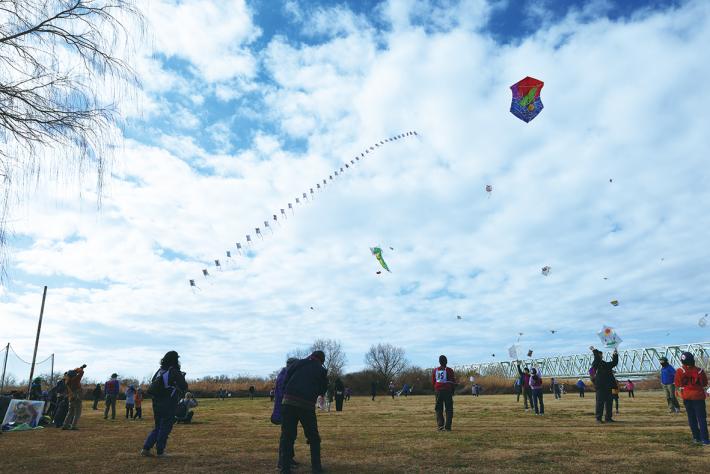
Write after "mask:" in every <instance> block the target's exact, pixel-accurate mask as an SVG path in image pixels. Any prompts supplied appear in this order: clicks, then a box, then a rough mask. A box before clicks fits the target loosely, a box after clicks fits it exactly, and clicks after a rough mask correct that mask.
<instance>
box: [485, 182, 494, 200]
mask: <svg viewBox="0 0 710 474" xmlns="http://www.w3.org/2000/svg"><path fill="white" fill-rule="evenodd" d="M486 192H487V193H488V197H489V198H490V197H491V193H492V192H493V186H491V185H490V184H486Z"/></svg>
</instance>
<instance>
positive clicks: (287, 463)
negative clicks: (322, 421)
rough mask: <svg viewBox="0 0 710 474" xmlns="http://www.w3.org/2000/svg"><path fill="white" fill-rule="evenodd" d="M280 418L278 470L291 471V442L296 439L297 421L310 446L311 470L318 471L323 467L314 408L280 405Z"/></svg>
mask: <svg viewBox="0 0 710 474" xmlns="http://www.w3.org/2000/svg"><path fill="white" fill-rule="evenodd" d="M281 418H282V421H281V439H280V440H279V469H280V472H282V473H290V472H291V459H293V443H294V442H295V441H296V434H297V429H298V423H299V422H300V423H301V425H302V426H303V431H304V433H305V434H306V439H307V440H308V444H309V446H310V448H311V469H312V471H313V472H320V471H321V470H322V469H323V467H322V466H321V461H320V435H319V434H318V420H317V418H316V411H315V409H313V408H310V409H309V408H301V407H297V406H293V405H282V407H281Z"/></svg>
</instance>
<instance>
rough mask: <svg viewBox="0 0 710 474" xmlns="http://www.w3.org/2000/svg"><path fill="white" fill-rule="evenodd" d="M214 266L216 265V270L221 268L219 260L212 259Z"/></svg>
mask: <svg viewBox="0 0 710 474" xmlns="http://www.w3.org/2000/svg"><path fill="white" fill-rule="evenodd" d="M214 266H215V267H217V270H222V264H221V263H219V260H215V261H214Z"/></svg>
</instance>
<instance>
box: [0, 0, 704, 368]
mask: <svg viewBox="0 0 710 474" xmlns="http://www.w3.org/2000/svg"><path fill="white" fill-rule="evenodd" d="M147 5H148V6H147V7H146V15H147V18H148V20H149V22H150V23H149V25H150V26H149V34H148V38H147V39H146V41H143V42H141V43H140V44H138V45H137V51H136V53H135V55H134V56H133V58H132V61H133V62H134V64H135V68H136V70H137V72H138V74H139V75H140V78H141V80H142V84H143V88H142V90H141V91H139V92H137V93H136V94H134V95H132V96H127V97H125V98H123V100H122V101H121V102H120V103H119V107H120V108H121V113H122V116H123V118H124V120H125V124H124V128H123V132H122V133H123V136H124V139H123V144H122V147H121V148H120V150H119V151H118V152H117V153H116V156H115V157H114V159H113V162H112V166H111V168H110V179H109V180H108V182H107V185H106V188H105V191H104V196H103V199H102V203H103V204H102V207H101V208H100V209H97V208H96V205H95V204H96V196H95V189H94V186H93V184H94V180H93V179H92V177H91V176H85V177H84V179H83V180H79V179H75V180H74V179H70V180H69V182H68V183H64V182H63V183H62V184H52V183H51V182H50V178H51V176H45V177H42V178H41V180H40V185H39V187H38V189H37V192H33V193H31V195H29V196H28V197H27V198H26V199H25V200H24V202H23V204H22V205H19V206H17V207H16V208H15V209H14V210H13V211H12V215H11V216H10V221H11V226H12V229H11V230H12V232H13V237H12V239H11V241H10V246H11V248H10V250H11V251H10V266H9V268H8V272H9V276H10V279H9V282H8V283H7V285H6V286H5V287H4V288H2V289H1V290H0V314H2V318H3V323H4V324H3V330H2V332H1V333H0V338H1V339H8V340H9V341H11V342H12V343H13V346H14V347H15V348H16V350H18V351H21V353H23V354H24V355H25V356H27V357H29V356H30V354H31V350H32V345H33V329H32V326H33V324H34V319H35V318H36V313H37V309H38V307H39V298H40V296H41V286H42V285H44V284H47V285H49V287H50V291H49V299H48V307H47V319H46V322H45V325H44V327H43V331H44V337H43V340H42V343H41V346H40V353H41V354H45V353H51V352H54V353H56V354H57V361H58V364H59V365H60V366H61V365H67V366H69V365H76V364H77V363H79V362H83V361H86V362H87V363H88V364H89V366H90V373H89V376H90V377H92V378H97V379H101V378H103V377H105V376H107V375H108V374H110V373H111V372H113V371H118V372H120V373H123V374H128V375H134V376H139V377H140V376H143V375H146V374H147V373H149V372H150V369H151V368H152V366H153V365H154V364H155V362H156V361H157V360H158V359H159V358H160V355H162V354H163V353H164V352H166V351H167V350H170V349H176V350H178V351H179V352H180V353H181V354H183V359H184V364H185V366H186V369H187V371H188V372H189V373H190V374H192V375H193V376H200V375H206V374H218V373H227V374H236V373H250V374H255V375H266V374H268V373H270V372H272V371H273V370H275V369H277V368H278V367H279V366H280V365H281V364H282V361H283V359H284V356H285V354H286V352H288V351H290V350H292V349H294V348H297V347H302V346H306V345H308V344H309V343H310V342H311V341H312V340H314V339H316V338H333V339H338V340H340V341H341V342H342V343H343V346H344V348H345V350H346V353H347V356H348V367H347V368H348V369H349V370H358V369H360V368H362V366H363V357H364V353H365V351H366V350H367V348H368V347H369V346H370V345H371V344H375V343H378V342H389V343H392V344H395V345H398V346H402V347H404V348H405V349H406V351H407V355H408V357H409V359H410V360H411V362H412V363H415V364H418V365H422V366H427V365H430V364H432V363H434V362H435V360H436V357H437V356H438V354H440V353H446V354H447V355H448V356H449V360H450V361H451V362H452V363H454V364H463V363H472V362H478V361H485V360H490V359H491V357H490V355H491V354H492V353H496V354H504V353H505V352H506V349H507V347H508V346H510V344H511V343H512V342H514V340H515V339H516V338H517V333H518V332H523V333H524V336H523V337H522V344H523V345H525V346H529V348H531V349H534V350H535V353H536V354H540V355H543V354H553V353H575V352H579V351H583V350H585V348H586V347H587V346H589V344H592V343H595V342H596V341H597V339H596V336H595V333H596V331H598V330H599V329H600V328H601V327H602V325H604V324H607V325H611V326H614V327H616V328H617V330H618V331H619V333H620V335H621V336H622V338H624V340H625V344H627V345H628V346H641V345H648V344H664V343H682V342H698V341H700V340H707V339H708V337H709V336H708V334H707V331H708V330H707V329H701V328H699V327H698V324H697V322H698V319H699V318H700V317H701V316H702V315H703V314H704V313H706V312H708V311H710V310H709V309H708V307H709V306H710V304H709V301H708V294H710V293H709V292H708V290H709V289H710V288H709V286H710V285H709V283H708V280H707V277H706V270H705V269H706V268H707V267H708V264H709V263H710V252H709V251H708V248H707V245H706V241H707V239H706V238H705V235H706V233H707V228H708V225H709V224H710V222H709V221H710V217H708V216H707V212H706V210H707V208H708V204H710V191H709V190H708V187H707V183H708V182H710V179H709V178H710V176H708V175H709V174H710V172H709V171H708V167H707V166H706V158H705V156H704V149H705V142H706V135H707V130H710V123H709V121H710V120H709V119H708V117H707V116H706V114H702V113H701V112H700V111H699V109H698V104H702V103H704V101H705V100H706V99H710V94H709V93H708V92H707V91H705V90H704V89H702V88H700V87H699V85H698V84H699V83H700V82H701V80H702V78H704V77H707V76H708V73H709V72H710V66H708V65H707V64H705V63H703V62H700V61H698V58H700V57H702V55H703V54H704V51H705V49H704V48H705V45H707V44H710V43H709V42H708V40H710V7H708V5H707V4H706V2H700V1H690V2H655V1H652V2H608V1H595V2H566V1H564V2H563V1H538V2H533V1H530V2H522V1H508V2H506V1H499V2H495V1H493V2H486V1H484V0H468V1H461V2H457V1H453V0H452V1H427V0H391V1H386V2H369V1H353V2H339V3H333V2H297V1H283V2H271V1H262V2H247V3H245V2H243V1H239V0H232V1H217V0H186V1H181V2H176V1H170V0H154V1H151V2H149V3H148V4H147ZM526 75H530V76H533V77H537V78H539V79H541V80H543V81H545V86H544V88H543V90H542V101H543V103H544V105H545V109H544V110H543V111H542V113H541V114H540V115H539V116H538V117H537V118H536V119H535V120H534V121H532V122H530V123H529V124H525V123H523V122H521V121H519V120H517V119H516V118H515V117H513V116H512V115H511V114H510V113H509V112H508V109H509V107H510V89H509V87H510V85H511V84H513V83H515V82H516V81H518V80H519V79H521V78H523V77H525V76H526ZM408 130H417V131H418V132H419V136H418V137H416V138H407V139H406V140H401V141H398V142H395V143H388V144H387V145H386V146H383V147H381V148H378V149H377V150H376V152H375V153H372V154H371V156H370V157H368V158H367V160H363V161H362V162H360V163H358V165H357V166H356V167H354V168H353V170H349V171H348V172H347V173H346V174H345V175H344V176H343V177H342V178H338V180H337V181H336V182H335V183H332V184H331V183H329V184H328V186H327V188H326V190H325V191H323V192H321V193H319V194H318V195H317V196H316V199H314V200H312V201H311V200H309V202H308V203H306V204H301V205H296V209H295V212H294V214H293V215H291V214H289V215H288V220H286V221H283V222H280V223H279V224H277V225H276V226H275V227H274V228H273V230H274V232H273V234H272V233H271V232H268V231H265V230H264V226H263V221H264V220H269V221H270V222H272V221H271V215H272V214H274V213H277V214H278V213H279V212H278V211H279V209H280V208H285V207H286V203H288V202H292V203H294V198H295V197H297V196H300V195H301V192H303V191H306V192H308V189H309V188H310V187H314V186H315V183H316V182H320V180H321V179H323V178H324V177H327V176H328V175H329V174H332V172H333V170H335V169H338V168H339V167H340V166H343V165H342V163H343V162H344V161H345V160H347V161H348V162H349V160H350V159H352V158H353V157H354V156H355V155H357V154H359V153H360V152H361V151H362V150H364V149H365V147H369V146H371V145H372V144H373V143H375V142H376V141H379V140H380V139H383V138H386V137H389V136H392V135H394V134H396V133H401V132H404V131H408ZM610 179H612V182H610V181H609V180H610ZM486 184H491V185H493V187H494V190H493V193H492V194H491V196H490V197H489V196H487V194H486V192H485V191H484V187H485V185H486ZM272 225H273V222H272ZM257 226H258V227H260V228H261V229H262V231H264V239H263V241H262V240H261V239H257V238H256V237H255V236H254V228H255V227H257ZM247 233H249V234H251V235H252V237H253V238H254V239H255V244H254V246H253V248H252V249H251V250H250V252H249V255H248V257H246V256H237V257H235V258H234V259H233V261H231V262H227V261H226V260H227V259H226V257H225V252H226V250H231V251H232V252H233V253H234V254H235V255H236V249H235V243H236V242H237V241H240V242H241V243H242V244H244V236H245V234H247ZM374 245H380V246H381V247H382V248H383V249H384V250H385V258H386V259H387V261H388V263H389V265H390V267H391V268H392V270H393V271H392V273H391V274H388V273H385V274H382V275H377V274H376V273H375V272H376V270H377V266H376V262H375V260H374V258H372V256H371V255H370V252H369V247H371V246H374ZM390 247H392V248H394V250H390ZM215 258H219V259H220V260H221V262H222V263H223V268H222V270H221V271H220V270H218V269H216V268H215V267H214V263H213V261H214V259H215ZM545 265H549V266H551V267H552V271H551V274H550V275H549V276H548V277H544V276H542V275H541V274H540V269H541V268H542V267H543V266H545ZM202 268H208V269H209V271H210V274H211V276H210V278H209V279H205V278H204V277H203V276H202V274H201V269H202ZM191 278H192V279H195V280H196V281H197V282H198V285H199V286H200V290H199V291H194V292H193V291H191V290H190V288H189V286H188V283H187V282H188V280H189V279H191ZM605 278H606V279H605ZM612 299H618V300H619V301H620V305H619V306H618V307H612V306H611V305H610V304H609V301H611V300H612ZM311 306H313V307H314V310H311V309H310V307H311ZM456 315H461V316H462V319H461V320H458V319H457V318H456ZM6 322H7V323H6ZM553 329H554V330H556V333H555V334H554V335H552V334H551V333H550V331H551V330H553Z"/></svg>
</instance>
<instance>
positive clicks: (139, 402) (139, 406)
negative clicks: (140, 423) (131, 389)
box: [133, 387, 143, 420]
mask: <svg viewBox="0 0 710 474" xmlns="http://www.w3.org/2000/svg"><path fill="white" fill-rule="evenodd" d="M135 401H136V413H135V415H133V419H134V420H135V419H139V420H142V419H143V389H142V388H140V387H138V390H136V396H135Z"/></svg>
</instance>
